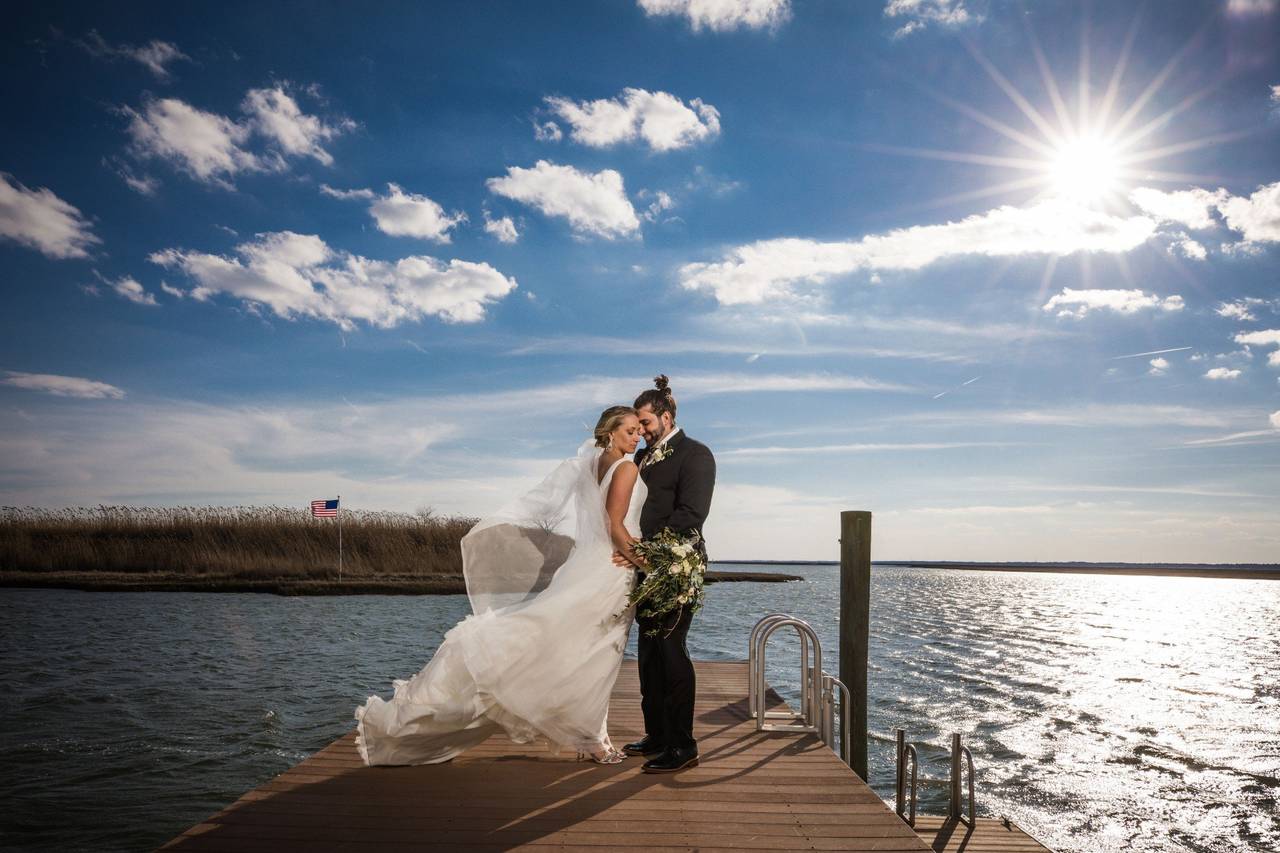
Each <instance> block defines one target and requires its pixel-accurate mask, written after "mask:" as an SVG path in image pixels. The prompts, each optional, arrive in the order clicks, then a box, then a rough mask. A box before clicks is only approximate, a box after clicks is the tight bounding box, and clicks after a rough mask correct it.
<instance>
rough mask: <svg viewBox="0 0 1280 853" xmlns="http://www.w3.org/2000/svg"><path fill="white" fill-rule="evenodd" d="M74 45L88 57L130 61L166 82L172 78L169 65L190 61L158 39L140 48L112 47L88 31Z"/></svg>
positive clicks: (172, 46) (172, 45)
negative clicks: (83, 50)
mask: <svg viewBox="0 0 1280 853" xmlns="http://www.w3.org/2000/svg"><path fill="white" fill-rule="evenodd" d="M76 44H78V45H80V47H82V48H84V49H85V50H86V51H87V52H88V53H89V55H90V56H94V57H106V58H108V59H131V60H133V61H134V62H137V63H139V64H140V65H142V66H144V67H145V68H146V69H147V70H148V71H150V72H151V73H152V74H154V75H155V76H156V79H158V80H163V81H166V82H167V81H168V80H169V79H170V77H171V76H172V75H171V74H170V72H169V68H168V66H169V65H170V64H171V63H174V62H178V61H180V60H185V61H187V62H190V61H191V57H189V56H187V55H186V54H185V53H183V52H182V51H181V50H178V46H177V45H175V44H173V43H172V42H167V41H160V40H159V39H152V40H151V41H149V42H147V43H146V44H144V45H142V46H140V47H138V46H135V45H131V44H118V45H112V44H108V43H107V41H106V40H105V39H103V37H102V36H100V35H99V34H98V31H97V30H89V34H88V35H87V36H85V37H84V38H83V39H78V40H77V41H76Z"/></svg>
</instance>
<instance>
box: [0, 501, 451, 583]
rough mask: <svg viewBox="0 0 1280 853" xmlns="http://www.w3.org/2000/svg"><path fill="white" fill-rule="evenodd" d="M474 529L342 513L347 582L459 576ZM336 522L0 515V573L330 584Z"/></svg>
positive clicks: (210, 514) (250, 516) (172, 513)
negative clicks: (107, 574) (468, 535)
mask: <svg viewBox="0 0 1280 853" xmlns="http://www.w3.org/2000/svg"><path fill="white" fill-rule="evenodd" d="M475 523H476V519H474V518H465V517H460V516H443V515H436V514H435V513H434V512H432V511H430V510H422V511H419V512H418V513H415V514H409V513H399V512H370V511H363V510H347V509H344V510H342V550H343V574H344V576H346V577H351V578H356V577H363V578H382V577H402V578H403V577H426V576H445V575H455V576H456V575H460V574H461V573H462V554H461V551H460V550H459V542H460V541H461V540H462V537H463V536H464V535H465V534H466V533H467V531H468V530H470V529H471V528H472V526H474V524H475ZM337 560H338V524H337V521H336V519H332V518H323V519H317V518H312V517H311V514H310V511H309V510H306V509H295V508H293V507H281V506H267V507H253V506H233V507H199V506H182V507H164V508H160V507H129V506H97V507H72V508H66V509H40V508H34V507H10V506H6V507H0V571H9V572H42V573H43V572H111V573H134V574H143V575H146V574H165V575H175V574H177V575H190V576H195V577H223V578H236V579H243V580H256V579H268V578H271V579H278V578H290V579H308V578H329V577H333V576H334V575H336V574H337Z"/></svg>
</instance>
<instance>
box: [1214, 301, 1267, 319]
mask: <svg viewBox="0 0 1280 853" xmlns="http://www.w3.org/2000/svg"><path fill="white" fill-rule="evenodd" d="M1266 304H1267V300H1265V299H1257V298H1255V297H1252V296H1246V297H1245V298H1243V299H1237V300H1235V301H1234V302H1223V303H1221V304H1220V305H1219V306H1218V307H1217V308H1215V309H1213V310H1214V311H1215V312H1216V313H1217V315H1218V316H1219V317H1228V318H1230V319H1232V320H1240V321H1244V320H1256V319H1258V317H1257V315H1256V314H1254V313H1253V309H1254V308H1256V307H1258V306H1260V305H1266Z"/></svg>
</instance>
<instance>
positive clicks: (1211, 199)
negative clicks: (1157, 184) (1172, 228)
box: [1129, 187, 1231, 230]
mask: <svg viewBox="0 0 1280 853" xmlns="http://www.w3.org/2000/svg"><path fill="white" fill-rule="evenodd" d="M1230 197H1231V194H1230V193H1228V192H1227V191H1226V190H1221V189H1220V190H1217V191H1216V192H1210V191H1208V190H1202V189H1200V188H1199V187H1193V188H1192V189H1189V190H1177V191H1175V192H1165V191H1164V190H1157V189H1152V188H1150V187H1138V188H1137V189H1135V190H1134V191H1133V192H1131V193H1129V200H1130V201H1132V202H1133V203H1134V204H1135V205H1137V206H1138V207H1139V208H1140V209H1141V210H1142V211H1143V212H1145V213H1148V214H1150V215H1151V216H1153V217H1155V218H1156V219H1158V220H1161V221H1163V222H1176V223H1178V224H1179V225H1182V226H1184V227H1186V228H1192V229H1196V230H1203V229H1205V228H1212V227H1213V225H1214V222H1213V210H1214V208H1216V207H1217V206H1218V205H1219V204H1221V203H1222V202H1224V201H1226V200H1227V199H1228V198H1230Z"/></svg>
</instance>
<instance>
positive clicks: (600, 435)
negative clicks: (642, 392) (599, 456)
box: [594, 406, 636, 447]
mask: <svg viewBox="0 0 1280 853" xmlns="http://www.w3.org/2000/svg"><path fill="white" fill-rule="evenodd" d="M635 413H636V410H635V409H633V408H631V407H630V406H610V407H609V408H607V409H605V410H604V411H603V412H601V413H600V420H598V421H596V429H595V433H594V435H595V437H596V447H608V446H609V435H610V433H612V432H613V431H614V430H615V429H617V428H618V425H619V424H621V423H622V420H623V418H625V417H626V416H627V415H634V414H635Z"/></svg>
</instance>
